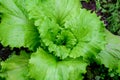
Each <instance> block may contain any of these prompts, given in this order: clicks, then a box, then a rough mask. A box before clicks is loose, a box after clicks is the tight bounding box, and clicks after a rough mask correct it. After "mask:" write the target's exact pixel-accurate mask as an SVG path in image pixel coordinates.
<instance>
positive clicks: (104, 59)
mask: <svg viewBox="0 0 120 80" xmlns="http://www.w3.org/2000/svg"><path fill="white" fill-rule="evenodd" d="M105 32H106V41H107V45H106V46H105V49H104V50H102V51H101V52H100V53H99V54H98V56H97V59H98V61H99V63H100V64H104V65H105V67H107V68H109V71H115V72H118V73H120V37H119V36H116V35H113V34H112V33H110V32H109V31H108V30H106V31H105Z"/></svg>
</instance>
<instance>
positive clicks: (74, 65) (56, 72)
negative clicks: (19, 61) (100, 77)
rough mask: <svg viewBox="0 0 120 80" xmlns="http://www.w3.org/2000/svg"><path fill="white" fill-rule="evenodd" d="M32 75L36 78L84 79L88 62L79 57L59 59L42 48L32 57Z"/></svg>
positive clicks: (43, 79) (41, 79)
mask: <svg viewBox="0 0 120 80" xmlns="http://www.w3.org/2000/svg"><path fill="white" fill-rule="evenodd" d="M29 63H30V68H29V69H30V71H29V72H30V76H31V77H32V78H34V79H35V80H82V79H83V77H82V74H83V73H85V72H86V66H87V63H85V62H83V61H82V58H78V59H66V60H62V61H60V60H58V58H56V57H55V56H53V55H51V54H48V53H47V52H46V51H44V50H43V49H42V48H39V49H38V50H37V52H35V53H33V54H32V56H31V58H30V62H29Z"/></svg>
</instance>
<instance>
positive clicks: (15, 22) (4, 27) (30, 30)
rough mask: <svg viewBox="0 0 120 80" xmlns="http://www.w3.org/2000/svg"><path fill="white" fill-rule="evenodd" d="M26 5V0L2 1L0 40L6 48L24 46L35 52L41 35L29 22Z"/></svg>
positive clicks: (0, 1) (0, 2)
mask: <svg viewBox="0 0 120 80" xmlns="http://www.w3.org/2000/svg"><path fill="white" fill-rule="evenodd" d="M24 3H25V1H24V0H0V4H1V5H0V9H1V10H0V12H1V13H2V21H1V24H0V40H1V43H2V44H3V45H4V46H7V45H10V47H21V46H24V47H28V48H29V49H32V50H34V49H36V47H37V45H38V44H39V33H38V31H37V29H36V27H35V26H34V25H33V24H32V23H33V22H32V21H30V20H28V15H27V13H26V10H25V4H24Z"/></svg>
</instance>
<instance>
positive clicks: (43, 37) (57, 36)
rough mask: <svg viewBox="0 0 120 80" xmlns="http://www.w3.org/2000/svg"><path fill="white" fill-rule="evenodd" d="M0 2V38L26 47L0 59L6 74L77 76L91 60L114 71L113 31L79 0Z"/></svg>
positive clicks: (40, 78) (51, 79) (19, 77)
mask: <svg viewBox="0 0 120 80" xmlns="http://www.w3.org/2000/svg"><path fill="white" fill-rule="evenodd" d="M0 4H1V5H0V12H1V13H2V16H1V17H2V20H1V23H0V41H1V43H2V44H3V45H4V46H8V45H9V46H10V47H11V49H13V48H15V47H17V48H20V47H24V48H28V49H29V50H31V51H32V52H30V53H27V52H24V51H21V53H20V55H19V56H18V55H15V54H13V55H11V56H9V58H8V59H7V60H6V61H2V62H1V66H2V68H1V72H0V76H1V77H4V78H6V80H82V79H83V76H82V74H84V73H85V72H86V66H87V65H89V63H90V61H92V60H96V61H97V62H100V64H104V65H106V67H108V68H110V69H116V71H117V72H118V73H119V72H120V69H119V67H118V66H119V64H118V63H119V56H118V55H119V54H120V51H119V50H120V49H119V48H118V46H119V44H118V43H119V37H116V36H114V35H112V34H110V33H109V32H107V31H106V30H105V28H104V24H103V22H101V21H100V18H99V17H98V16H97V15H96V14H95V13H91V12H90V11H87V10H85V9H82V8H81V5H80V4H79V0H64V1H63V0H0ZM110 38H114V39H115V40H113V41H112V40H109V39H110ZM110 50H111V51H110ZM112 51H113V52H112ZM114 52H115V53H114ZM116 52H117V53H116ZM104 54H105V55H104ZM106 56H110V57H108V58H106ZM114 56H115V57H114ZM111 58H112V59H111ZM109 59H110V60H111V61H110V60H109ZM116 59H117V60H116ZM115 60H116V61H117V62H115V63H114V61H115ZM111 62H113V64H112V66H111V65H110V64H111ZM114 66H116V68H115V67H114Z"/></svg>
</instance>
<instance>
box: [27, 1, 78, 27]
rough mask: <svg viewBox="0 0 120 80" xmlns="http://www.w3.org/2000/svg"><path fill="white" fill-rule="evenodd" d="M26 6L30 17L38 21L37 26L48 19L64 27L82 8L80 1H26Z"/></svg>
mask: <svg viewBox="0 0 120 80" xmlns="http://www.w3.org/2000/svg"><path fill="white" fill-rule="evenodd" d="M26 4H27V10H28V12H29V17H30V18H34V19H36V21H35V25H40V24H41V22H43V21H44V19H45V18H46V17H47V18H50V19H51V20H54V21H56V22H57V23H58V24H59V25H63V24H64V23H65V21H66V20H67V19H69V18H70V17H71V16H74V15H73V14H76V11H79V8H80V4H79V0H74V1H73V0H64V1H63V0H31V1H30V0H26ZM68 14H69V15H68Z"/></svg>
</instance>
